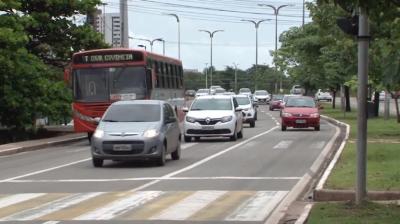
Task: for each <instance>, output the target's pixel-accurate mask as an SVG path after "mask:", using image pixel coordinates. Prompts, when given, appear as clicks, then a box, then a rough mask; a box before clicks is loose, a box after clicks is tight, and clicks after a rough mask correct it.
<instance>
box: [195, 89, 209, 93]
mask: <svg viewBox="0 0 400 224" xmlns="http://www.w3.org/2000/svg"><path fill="white" fill-rule="evenodd" d="M208 91H209V90H208V89H199V90H197V93H208Z"/></svg>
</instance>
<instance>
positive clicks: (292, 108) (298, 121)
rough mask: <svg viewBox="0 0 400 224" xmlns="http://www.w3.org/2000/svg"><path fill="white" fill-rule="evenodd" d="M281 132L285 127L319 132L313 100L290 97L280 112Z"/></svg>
mask: <svg viewBox="0 0 400 224" xmlns="http://www.w3.org/2000/svg"><path fill="white" fill-rule="evenodd" d="M281 117H282V122H281V125H282V131H286V128H287V127H294V128H308V127H313V128H314V129H315V130H316V131H319V130H320V114H319V108H318V106H317V104H316V103H315V101H314V99H313V98H311V97H308V96H301V97H300V96H299V97H290V98H289V99H288V100H287V102H286V104H285V108H283V110H282V116H281Z"/></svg>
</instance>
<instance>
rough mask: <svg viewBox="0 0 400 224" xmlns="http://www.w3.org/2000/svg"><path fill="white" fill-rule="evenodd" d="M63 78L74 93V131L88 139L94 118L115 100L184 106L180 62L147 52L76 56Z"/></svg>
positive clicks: (114, 51)
mask: <svg viewBox="0 0 400 224" xmlns="http://www.w3.org/2000/svg"><path fill="white" fill-rule="evenodd" d="M64 79H65V81H66V82H67V83H68V84H69V86H70V87H71V88H72V90H73V104H72V110H73V119H74V129H75V131H76V132H87V133H88V137H89V138H90V137H91V135H92V133H93V132H94V130H95V129H96V126H97V122H96V119H95V118H97V117H102V116H103V113H104V112H105V110H106V109H107V108H108V106H109V105H110V104H111V103H112V102H114V101H118V100H134V99H160V100H167V101H170V102H171V103H172V104H175V106H179V107H181V106H184V105H182V104H184V102H183V103H182V101H184V88H183V70H182V62H181V61H179V60H176V59H173V58H169V57H165V56H162V55H157V54H153V53H150V52H147V51H141V50H133V49H125V48H114V49H98V50H89V51H82V52H78V53H75V54H74V55H73V56H72V62H71V63H70V65H69V66H68V67H67V68H66V69H65V74H64ZM179 104H180V105H179ZM176 108H177V107H176ZM178 116H179V117H180V119H182V117H183V116H182V114H178Z"/></svg>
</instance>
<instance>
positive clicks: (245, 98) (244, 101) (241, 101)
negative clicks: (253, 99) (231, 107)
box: [236, 97, 250, 105]
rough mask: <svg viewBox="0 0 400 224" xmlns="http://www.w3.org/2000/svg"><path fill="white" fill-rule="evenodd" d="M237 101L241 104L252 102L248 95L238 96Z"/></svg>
mask: <svg viewBox="0 0 400 224" xmlns="http://www.w3.org/2000/svg"><path fill="white" fill-rule="evenodd" d="M236 101H237V102H238V104H239V105H248V104H250V100H249V98H248V97H236Z"/></svg>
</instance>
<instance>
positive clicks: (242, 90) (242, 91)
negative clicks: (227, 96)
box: [239, 88, 251, 93]
mask: <svg viewBox="0 0 400 224" xmlns="http://www.w3.org/2000/svg"><path fill="white" fill-rule="evenodd" d="M239 92H241V93H249V92H251V91H250V89H247V88H244V89H240V90H239Z"/></svg>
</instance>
